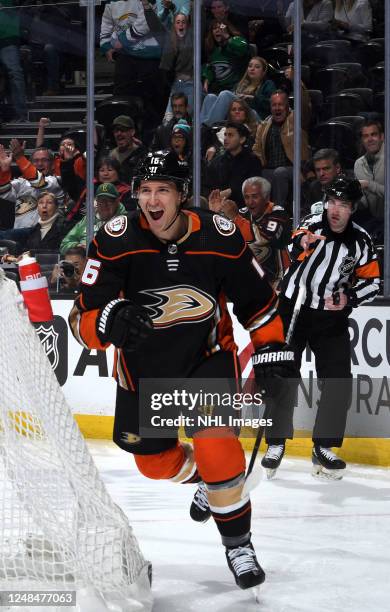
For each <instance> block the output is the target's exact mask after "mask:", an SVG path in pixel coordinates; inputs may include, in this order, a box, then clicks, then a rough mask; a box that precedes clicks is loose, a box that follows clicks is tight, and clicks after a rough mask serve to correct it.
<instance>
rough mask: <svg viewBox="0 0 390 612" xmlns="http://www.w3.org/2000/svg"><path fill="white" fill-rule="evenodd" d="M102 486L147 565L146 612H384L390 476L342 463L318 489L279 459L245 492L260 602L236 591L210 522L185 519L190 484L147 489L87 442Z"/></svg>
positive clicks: (119, 457)
mask: <svg viewBox="0 0 390 612" xmlns="http://www.w3.org/2000/svg"><path fill="white" fill-rule="evenodd" d="M88 445H89V447H90V448H91V450H92V452H93V455H94V458H95V460H96V463H97V465H98V467H99V470H100V471H101V474H102V477H103V479H104V481H105V482H106V484H107V487H108V489H109V491H110V493H111V495H112V496H113V498H114V501H116V502H117V503H118V504H119V505H120V506H121V507H122V509H123V510H124V511H125V512H126V513H127V515H128V516H129V519H130V523H131V525H132V527H133V529H134V531H135V534H136V536H137V538H138V540H139V542H140V546H141V548H142V551H143V553H144V555H145V556H146V557H147V558H148V559H149V560H150V561H152V563H153V591H154V597H155V605H154V608H153V612H187V611H195V610H196V611H200V610H202V611H203V610H206V611H209V610H210V611H211V612H222V611H223V612H252V611H255V610H261V611H262V612H352V611H353V612H371V611H372V612H388V611H390V587H389V582H390V470H388V469H382V468H375V467H368V466H361V465H349V466H348V472H347V474H346V475H345V476H344V479H343V480H341V481H338V482H332V481H318V480H316V479H314V478H313V477H312V476H311V462H309V461H307V460H304V459H295V458H294V459H293V458H289V457H286V458H285V459H284V460H283V462H282V465H281V467H280V468H279V470H278V473H277V475H276V478H275V479H274V480H271V481H267V480H266V479H263V480H262V482H261V483H260V486H259V487H258V488H257V489H256V490H255V491H253V492H252V495H251V497H252V508H253V521H252V532H253V543H254V546H255V548H256V551H257V556H258V558H259V561H260V563H261V565H262V566H263V568H264V570H265V572H266V574H267V578H266V582H265V583H264V585H262V587H261V591H260V593H261V597H260V598H261V604H260V605H258V604H256V603H255V600H254V597H253V595H252V593H248V592H246V591H241V590H239V589H238V588H237V587H236V585H235V583H234V580H233V577H232V575H231V574H230V572H229V570H228V569H227V565H226V561H225V555H224V549H223V547H222V545H221V543H220V538H219V535H218V532H217V530H216V528H215V526H214V523H213V521H212V520H210V521H209V522H208V523H206V524H197V523H194V522H193V521H192V520H191V519H190V517H189V513H188V510H189V506H190V503H191V499H192V495H193V492H194V486H193V485H187V486H183V485H177V484H176V485H175V484H172V483H169V482H164V481H151V480H147V479H146V478H144V477H143V476H141V475H139V474H138V472H137V469H136V467H135V464H134V461H133V458H132V456H131V455H129V454H127V453H125V452H124V451H121V450H120V449H118V448H117V447H116V446H115V445H114V444H112V443H109V442H102V441H89V442H88Z"/></svg>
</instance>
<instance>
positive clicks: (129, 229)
mask: <svg viewBox="0 0 390 612" xmlns="http://www.w3.org/2000/svg"><path fill="white" fill-rule="evenodd" d="M187 182H188V166H187V165H183V164H181V162H180V160H179V159H178V158H177V156H176V155H175V153H173V152H169V151H165V152H161V151H160V152H158V153H150V154H148V156H147V157H146V158H145V160H144V162H143V163H142V164H141V167H140V168H139V175H138V176H137V177H136V180H135V182H134V189H135V190H136V191H137V193H138V203H139V207H140V211H139V212H137V213H133V214H132V216H129V217H126V216H119V217H116V218H115V219H112V220H111V221H110V222H108V223H107V224H106V225H105V227H104V228H102V229H101V230H100V231H99V232H98V233H97V235H96V237H95V239H94V240H93V242H92V244H91V245H90V249H89V259H88V261H87V265H86V267H85V271H84V274H83V277H82V282H81V294H80V296H79V298H78V299H77V300H76V302H75V306H74V308H73V309H72V312H71V314H70V325H71V327H72V330H73V334H74V335H75V337H76V339H77V340H78V341H79V342H80V343H81V344H82V345H84V346H86V347H88V348H90V349H92V348H93V349H105V348H107V347H108V346H109V345H110V344H113V345H114V346H115V347H116V348H117V351H116V358H115V377H116V381H117V398H116V412H115V423H114V434H113V438H114V441H115V442H116V444H117V445H118V446H120V447H121V448H122V449H124V450H125V451H128V452H130V453H133V454H134V458H135V462H136V464H137V467H138V469H139V470H140V472H141V473H142V474H144V475H145V476H147V477H149V478H154V479H167V480H171V481H174V482H180V483H189V482H192V483H194V482H198V483H200V482H201V485H202V486H201V489H200V491H198V492H197V494H196V496H195V501H194V503H193V507H192V511H191V514H192V516H193V518H195V520H205V519H207V518H208V517H209V516H210V514H211V515H212V516H213V519H214V520H215V523H216V526H217V528H218V530H219V532H220V534H221V538H222V543H223V545H224V546H225V547H226V558H227V563H228V566H229V568H230V570H231V571H232V573H233V575H234V577H235V580H236V583H237V585H238V586H239V587H240V588H243V589H245V588H249V587H252V586H255V585H258V584H260V583H262V582H263V580H264V578H265V574H264V572H263V570H262V568H261V567H260V565H259V563H258V561H257V559H256V555H255V551H254V549H253V546H252V543H251V539H250V538H251V531H250V525H251V505H250V499H249V496H248V495H244V496H242V493H243V485H244V479H245V455H244V452H243V449H242V447H241V444H240V442H239V440H238V438H237V437H236V435H235V433H234V431H233V430H232V429H231V428H229V427H220V428H213V427H203V428H202V427H201V426H199V427H198V428H196V427H195V433H194V434H193V447H192V446H191V445H186V444H182V443H180V442H179V441H178V438H177V436H176V432H175V436H176V437H169V438H164V437H154V438H146V437H142V436H141V435H140V423H139V413H138V390H139V381H140V379H145V378H147V379H156V378H160V379H161V378H171V379H172V378H189V377H192V378H225V379H228V378H230V379H233V380H234V379H236V378H237V376H238V363H237V359H236V345H235V343H234V339H233V335H232V326H231V321H230V318H229V315H228V312H227V309H226V297H225V296H229V297H230V299H231V300H232V302H233V304H234V311H235V313H236V315H237V317H238V319H239V321H240V322H241V323H242V325H244V327H245V328H246V329H248V330H249V331H250V333H251V337H252V342H253V344H254V347H255V349H256V351H257V352H258V353H260V354H263V355H267V354H268V353H269V355H270V358H269V359H266V365H264V366H256V367H255V369H256V374H257V376H258V378H259V380H261V382H262V386H263V387H265V388H266V387H267V384H266V383H267V380H268V379H269V378H270V377H273V376H274V375H278V376H280V375H281V376H289V375H291V369H293V368H294V359H293V358H291V351H287V350H285V349H284V346H283V342H284V334H283V326H282V321H281V319H280V317H279V315H278V314H277V311H276V309H275V305H276V295H275V293H274V292H273V290H272V288H271V287H270V285H269V284H268V283H267V282H266V281H265V279H264V278H263V276H264V275H263V271H262V269H261V267H260V266H259V265H258V264H257V262H256V260H255V259H254V258H253V255H252V253H251V251H250V250H249V249H248V248H247V246H246V245H245V242H244V240H243V238H242V236H241V234H240V232H239V231H238V230H237V229H236V227H235V225H234V224H233V223H232V222H231V221H229V220H228V219H226V218H224V217H221V216H219V215H210V214H209V213H202V212H201V211H199V212H194V211H193V210H192V211H189V210H183V209H182V204H183V202H184V201H185V199H186V195H187ZM275 349H278V359H277V362H275V363H273V358H272V356H273V355H274V356H275V354H276V353H275ZM202 495H203V497H204V503H203V504H198V503H196V502H197V501H198V500H199V498H200V497H202Z"/></svg>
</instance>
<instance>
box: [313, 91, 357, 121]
mask: <svg viewBox="0 0 390 612" xmlns="http://www.w3.org/2000/svg"><path fill="white" fill-rule="evenodd" d="M364 108H365V105H364V102H363V100H362V98H361V97H360V96H359V95H358V94H355V93H349V92H340V93H338V94H334V95H332V96H327V98H326V101H325V104H324V105H323V107H322V117H323V119H324V120H325V119H326V120H328V119H330V117H335V116H340V115H359V113H361V112H362V111H364Z"/></svg>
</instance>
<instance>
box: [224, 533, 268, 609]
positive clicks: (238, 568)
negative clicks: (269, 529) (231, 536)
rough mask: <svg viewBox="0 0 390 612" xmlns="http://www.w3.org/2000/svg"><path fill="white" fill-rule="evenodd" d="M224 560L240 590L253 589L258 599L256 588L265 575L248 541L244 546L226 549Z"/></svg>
mask: <svg viewBox="0 0 390 612" xmlns="http://www.w3.org/2000/svg"><path fill="white" fill-rule="evenodd" d="M226 559H227V563H228V566H229V569H230V571H231V572H232V574H233V575H234V579H235V581H236V584H237V586H239V587H240V589H253V593H254V595H255V597H256V599H258V588H256V587H258V586H259V585H260V584H262V583H263V582H264V580H265V573H264V571H263V569H262V568H261V566H260V565H259V562H258V561H257V559H256V553H255V550H254V548H253V545H252V543H251V542H250V541H249V542H248V543H247V544H245V545H244V546H236V547H235V548H226Z"/></svg>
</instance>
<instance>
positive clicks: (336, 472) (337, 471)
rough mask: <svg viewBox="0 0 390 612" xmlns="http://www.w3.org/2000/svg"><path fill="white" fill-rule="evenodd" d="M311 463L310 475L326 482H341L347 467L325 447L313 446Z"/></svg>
mask: <svg viewBox="0 0 390 612" xmlns="http://www.w3.org/2000/svg"><path fill="white" fill-rule="evenodd" d="M312 462H313V471H312V475H313V476H314V477H316V478H324V479H327V480H341V479H342V477H343V475H344V473H345V468H346V467H347V466H346V463H345V461H343V460H342V459H340V458H339V457H338V456H337V455H336V453H334V452H333V451H332V450H331V449H330V448H326V447H325V446H317V445H316V446H314V448H313V452H312Z"/></svg>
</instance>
